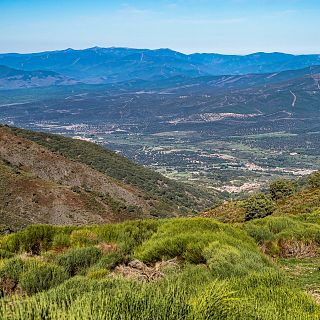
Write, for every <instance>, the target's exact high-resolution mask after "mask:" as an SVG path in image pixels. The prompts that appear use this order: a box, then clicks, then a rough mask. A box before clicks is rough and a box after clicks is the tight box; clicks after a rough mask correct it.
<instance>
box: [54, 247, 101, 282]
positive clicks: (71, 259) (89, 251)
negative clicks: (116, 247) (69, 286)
mask: <svg viewBox="0 0 320 320" xmlns="http://www.w3.org/2000/svg"><path fill="white" fill-rule="evenodd" d="M101 256H102V253H101V251H100V250H99V249H97V248H95V247H87V248H76V249H72V250H70V251H68V252H66V253H64V254H63V255H61V256H58V257H57V263H58V264H59V265H61V266H62V267H64V268H65V270H66V271H67V272H68V274H69V275H70V276H74V275H75V274H78V273H80V272H83V271H85V270H86V269H87V268H88V267H90V266H91V265H93V264H94V263H96V262H97V261H98V260H99V259H100V258H101Z"/></svg>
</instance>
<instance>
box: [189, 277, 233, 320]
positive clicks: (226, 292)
mask: <svg viewBox="0 0 320 320" xmlns="http://www.w3.org/2000/svg"><path fill="white" fill-rule="evenodd" d="M191 304H192V314H193V319H195V320H206V319H212V320H220V319H235V318H236V316H237V314H238V310H237V309H238V305H239V298H236V296H235V292H234V291H233V290H232V289H231V288H230V286H229V284H228V283H226V282H219V281H214V282H212V283H210V284H209V285H208V286H207V287H206V288H205V290H204V291H203V292H202V293H201V295H199V296H198V297H196V298H195V299H194V300H192V302H191Z"/></svg>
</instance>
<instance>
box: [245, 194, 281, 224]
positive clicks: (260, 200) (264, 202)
mask: <svg viewBox="0 0 320 320" xmlns="http://www.w3.org/2000/svg"><path fill="white" fill-rule="evenodd" d="M244 207H245V210H246V215H245V220H246V221H248V220H251V219H258V218H264V217H266V216H268V215H270V214H272V213H273V211H274V210H275V203H274V201H273V200H272V198H271V196H270V195H266V194H264V193H258V194H255V195H253V196H251V197H250V198H248V199H247V200H245V202H244Z"/></svg>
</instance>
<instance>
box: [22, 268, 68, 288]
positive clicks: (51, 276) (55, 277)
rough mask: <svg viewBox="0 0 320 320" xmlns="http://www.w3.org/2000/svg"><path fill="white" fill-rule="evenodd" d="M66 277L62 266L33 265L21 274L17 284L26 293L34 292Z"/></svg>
mask: <svg viewBox="0 0 320 320" xmlns="http://www.w3.org/2000/svg"><path fill="white" fill-rule="evenodd" d="M68 278H69V276H68V274H67V272H66V271H65V270H64V268H63V267H60V266H56V265H39V266H37V265H35V266H33V267H32V268H28V271H26V272H24V273H23V274H22V275H21V277H20V281H19V285H20V287H21V288H22V290H23V291H25V292H26V293H27V294H34V293H37V292H40V291H44V290H48V289H50V288H52V287H55V286H57V285H59V284H60V283H62V282H64V281H65V280H66V279H68Z"/></svg>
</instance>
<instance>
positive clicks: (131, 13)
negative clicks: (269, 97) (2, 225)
mask: <svg viewBox="0 0 320 320" xmlns="http://www.w3.org/2000/svg"><path fill="white" fill-rule="evenodd" d="M93 46H101V47H110V46H122V47H136V48H151V49H153V48H171V49H174V50H178V51H181V52H186V53H191V52H217V53H229V54H247V53H251V52H256V51H265V52H274V51H281V52H289V53H297V54H300V53H320V1H319V0H317V1H315V0H309V1H308V0H211V1H210V0H171V1H170V0H156V1H144V0H141V1H139V0H136V1H132V0H127V1H121V0H118V1H113V0H104V1H103V0H91V1H87V0H64V1H63V0H55V1H51V0H41V1H40V0H0V52H36V51H45V50H56V49H65V48H69V47H71V48H76V49H78V48H79V49H80V48H86V47H93Z"/></svg>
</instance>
